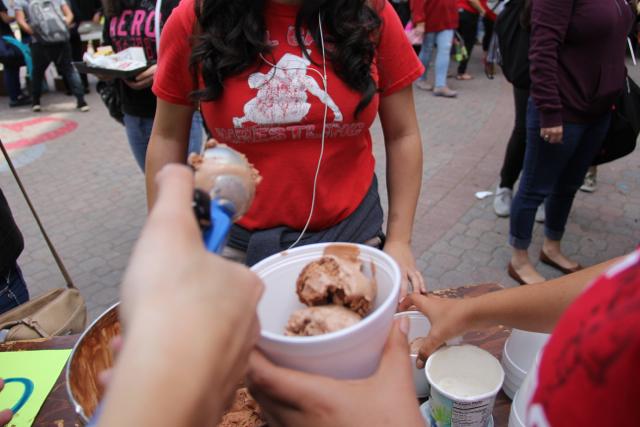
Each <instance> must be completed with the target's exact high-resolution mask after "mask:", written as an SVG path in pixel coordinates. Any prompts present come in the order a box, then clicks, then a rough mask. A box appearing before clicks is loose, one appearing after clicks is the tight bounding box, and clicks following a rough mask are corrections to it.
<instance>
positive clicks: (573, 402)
mask: <svg viewBox="0 0 640 427" xmlns="http://www.w3.org/2000/svg"><path fill="white" fill-rule="evenodd" d="M526 418H527V422H526V424H527V425H528V426H530V427H546V426H616V427H618V426H621V427H622V426H637V425H638V423H639V422H640V421H639V420H640V251H636V252H635V253H634V254H633V255H631V256H629V257H628V258H627V259H626V260H625V261H623V262H622V263H620V264H619V265H617V266H615V267H613V268H612V269H611V270H610V271H609V272H607V273H606V274H605V275H604V276H602V277H601V278H600V279H598V280H597V281H596V282H595V283H594V284H593V285H592V286H591V287H590V288H588V289H587V290H586V291H585V292H584V293H583V294H582V295H581V296H580V297H579V298H578V299H577V300H576V301H575V302H574V303H573V304H572V305H571V307H569V309H568V310H567V311H566V313H565V314H564V315H563V316H562V318H561V319H560V322H559V323H558V325H557V326H556V328H555V330H554V331H553V334H552V336H551V338H550V340H549V342H548V343H547V345H546V347H545V349H544V352H543V355H542V359H541V361H540V367H539V372H538V384H537V388H536V390H535V392H534V395H533V399H532V401H531V403H530V405H529V409H528V412H527V416H526Z"/></svg>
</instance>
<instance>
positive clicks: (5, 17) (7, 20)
mask: <svg viewBox="0 0 640 427" xmlns="http://www.w3.org/2000/svg"><path fill="white" fill-rule="evenodd" d="M0 19H2V22H4V23H5V24H11V23H12V22H13V21H15V18H13V17H12V16H9V14H8V13H7V12H0Z"/></svg>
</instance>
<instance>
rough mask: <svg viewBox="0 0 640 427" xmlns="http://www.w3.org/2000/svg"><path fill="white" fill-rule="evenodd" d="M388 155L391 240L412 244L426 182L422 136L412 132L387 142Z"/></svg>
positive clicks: (388, 220) (389, 229) (389, 236)
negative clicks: (424, 177)
mask: <svg viewBox="0 0 640 427" xmlns="http://www.w3.org/2000/svg"><path fill="white" fill-rule="evenodd" d="M416 129H417V128H416ZM386 154H387V192H388V196H389V197H388V199H389V214H388V218H387V240H388V241H400V242H405V243H409V242H410V241H411V233H412V230H413V221H414V217H415V213H416V205H417V203H418V197H419V196H420V188H421V185H422V142H421V140H420V135H419V134H418V133H415V134H409V135H406V136H402V137H399V138H397V139H394V140H392V141H387V143H386Z"/></svg>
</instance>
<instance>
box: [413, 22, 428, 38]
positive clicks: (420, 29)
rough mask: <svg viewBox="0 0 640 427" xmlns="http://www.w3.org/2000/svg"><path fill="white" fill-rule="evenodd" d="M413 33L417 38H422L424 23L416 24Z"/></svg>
mask: <svg viewBox="0 0 640 427" xmlns="http://www.w3.org/2000/svg"><path fill="white" fill-rule="evenodd" d="M414 31H415V34H416V35H417V36H420V37H423V36H424V32H425V26H424V22H420V23H418V24H416V26H415V27H414Z"/></svg>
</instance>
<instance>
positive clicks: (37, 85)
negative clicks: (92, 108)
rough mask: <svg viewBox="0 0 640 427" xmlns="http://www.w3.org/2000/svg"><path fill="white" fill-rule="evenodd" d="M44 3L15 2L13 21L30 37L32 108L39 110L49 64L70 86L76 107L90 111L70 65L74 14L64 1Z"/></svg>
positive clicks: (34, 1) (29, 0)
mask: <svg viewBox="0 0 640 427" xmlns="http://www.w3.org/2000/svg"><path fill="white" fill-rule="evenodd" d="M47 3H48V2H45V1H43V0H18V1H16V21H17V22H18V25H19V26H20V29H21V30H22V31H23V32H25V33H27V34H29V35H31V36H33V37H32V39H31V56H32V58H33V76H31V95H32V97H33V101H32V109H33V111H34V112H39V111H41V110H42V108H41V106H40V95H41V94H42V82H43V80H44V73H45V71H46V69H47V67H48V66H49V64H51V63H52V62H54V63H55V64H56V68H57V69H58V71H59V72H60V73H61V74H62V76H63V77H64V78H65V79H66V80H67V81H68V82H69V83H70V84H71V90H72V92H73V94H74V95H75V97H76V100H77V104H76V108H77V109H78V110H80V111H82V112H87V111H89V106H88V105H87V103H86V101H85V100H84V90H83V89H82V84H81V83H80V77H79V76H78V73H77V71H76V70H75V68H74V67H73V65H71V46H70V45H69V27H70V26H71V25H72V24H73V13H72V12H71V9H70V8H69V5H68V4H67V3H66V2H65V0H50V3H51V4H52V5H53V8H50V7H49V5H48V4H47Z"/></svg>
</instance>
